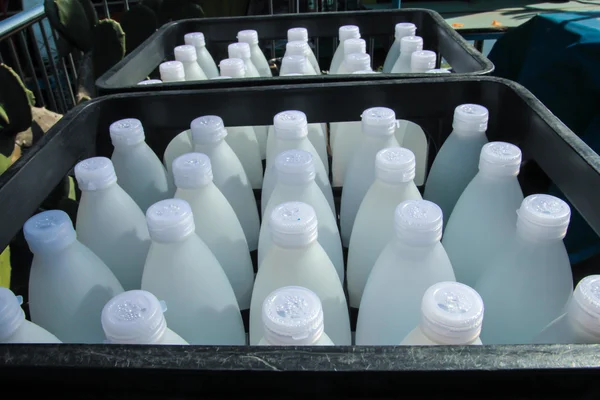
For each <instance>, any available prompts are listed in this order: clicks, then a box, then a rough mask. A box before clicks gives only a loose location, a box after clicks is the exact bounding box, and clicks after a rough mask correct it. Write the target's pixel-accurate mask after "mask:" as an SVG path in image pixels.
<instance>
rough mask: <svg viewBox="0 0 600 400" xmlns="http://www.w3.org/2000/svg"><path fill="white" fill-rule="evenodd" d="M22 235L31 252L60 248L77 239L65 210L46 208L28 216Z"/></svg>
mask: <svg viewBox="0 0 600 400" xmlns="http://www.w3.org/2000/svg"><path fill="white" fill-rule="evenodd" d="M23 235H24V236H25V240H27V244H28V245H29V249H30V250H31V252H32V253H34V254H36V253H38V252H47V251H58V250H62V249H64V248H65V247H67V246H68V245H70V244H71V243H73V242H74V241H75V240H76V239H77V234H76V233H75V229H74V228H73V222H72V221H71V218H69V216H68V215H67V213H66V212H64V211H61V210H48V211H44V212H41V213H39V214H36V215H34V216H33V217H31V218H29V219H28V220H27V222H25V225H23Z"/></svg>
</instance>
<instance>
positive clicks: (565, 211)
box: [517, 194, 571, 240]
mask: <svg viewBox="0 0 600 400" xmlns="http://www.w3.org/2000/svg"><path fill="white" fill-rule="evenodd" d="M517 215H518V217H517V230H518V231H519V232H521V233H522V234H523V235H524V236H525V237H529V238H533V239H538V240H556V239H563V238H564V237H565V235H566V234H567V229H568V227H569V221H570V220H571V208H570V207H569V205H568V204H567V203H565V202H564V201H563V200H561V199H559V198H557V197H554V196H550V195H548V194H532V195H531V196H527V197H526V198H525V199H524V200H523V202H522V203H521V208H519V210H518V211H517Z"/></svg>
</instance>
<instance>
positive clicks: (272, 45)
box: [269, 0, 275, 59]
mask: <svg viewBox="0 0 600 400" xmlns="http://www.w3.org/2000/svg"><path fill="white" fill-rule="evenodd" d="M274 12H275V10H274V9H273V0H269V15H273V13H274ZM271 58H272V59H273V58H275V41H274V40H271Z"/></svg>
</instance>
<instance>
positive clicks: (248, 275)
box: [173, 153, 254, 310]
mask: <svg viewBox="0 0 600 400" xmlns="http://www.w3.org/2000/svg"><path fill="white" fill-rule="evenodd" d="M173 174H174V176H175V185H176V186H177V192H176V193H175V198H178V199H183V200H185V201H187V202H188V204H189V205H190V207H191V209H192V213H193V214H194V224H195V225H196V234H198V236H200V239H202V240H203V241H204V243H206V245H207V246H208V248H209V249H210V250H211V251H212V253H213V254H214V255H215V257H216V258H217V260H218V261H219V264H221V267H222V268H223V270H224V271H225V275H227V278H228V279H229V283H231V287H232V288H233V292H234V293H235V296H236V298H237V301H238V304H239V306H240V309H241V310H247V309H249V308H250V297H251V296H252V285H253V284H254V270H253V267H252V260H251V259H250V251H249V250H248V243H247V242H246V237H245V236H244V230H243V229H242V225H241V224H240V221H239V220H238V218H237V216H236V215H235V211H234V210H233V208H232V207H231V205H230V204H229V202H228V201H227V199H226V198H225V196H223V193H221V191H220V190H219V189H218V188H217V187H216V186H215V184H214V183H213V172H212V167H211V163H210V160H209V158H208V156H207V155H206V154H202V153H188V154H184V155H182V156H180V157H178V158H176V159H175V161H174V162H173Z"/></svg>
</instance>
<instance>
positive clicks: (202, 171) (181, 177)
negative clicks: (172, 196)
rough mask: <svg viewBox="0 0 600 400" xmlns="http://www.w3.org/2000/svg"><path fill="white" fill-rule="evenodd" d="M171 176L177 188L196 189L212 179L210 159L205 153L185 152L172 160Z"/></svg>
mask: <svg viewBox="0 0 600 400" xmlns="http://www.w3.org/2000/svg"><path fill="white" fill-rule="evenodd" d="M173 178H174V180H175V186H177V187H178V188H179V189H196V188H198V187H201V186H204V185H208V184H209V183H211V182H212V181H213V173H212V167H211V164H210V159H209V158H208V156H207V155H206V154H202V153H187V154H184V155H181V156H179V157H177V158H176V159H175V160H173Z"/></svg>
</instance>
